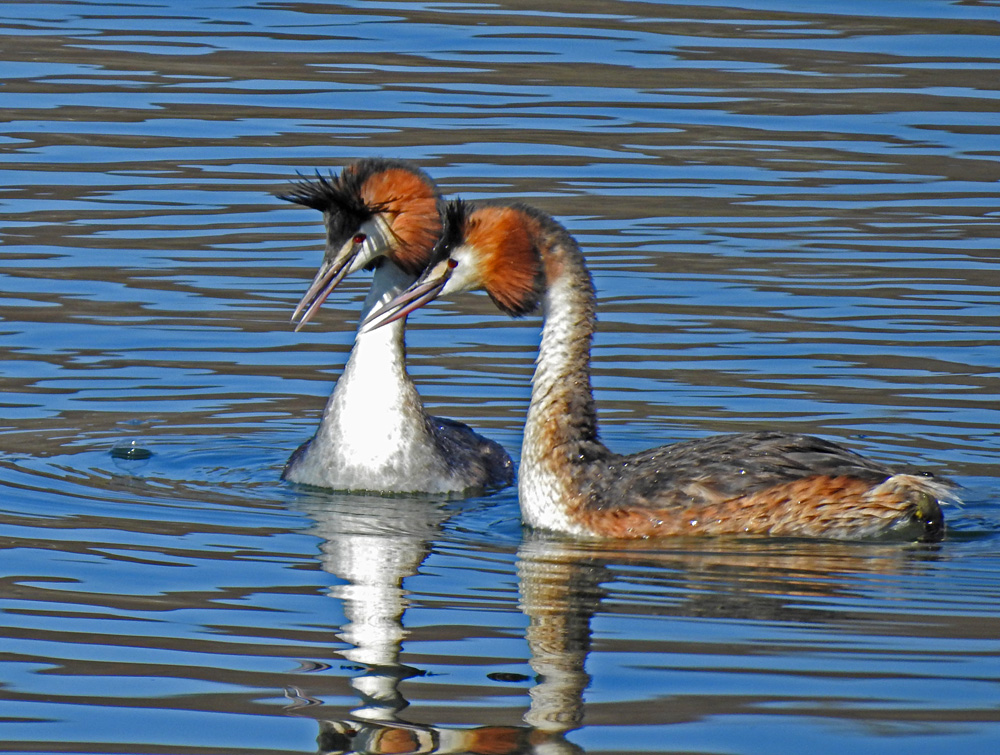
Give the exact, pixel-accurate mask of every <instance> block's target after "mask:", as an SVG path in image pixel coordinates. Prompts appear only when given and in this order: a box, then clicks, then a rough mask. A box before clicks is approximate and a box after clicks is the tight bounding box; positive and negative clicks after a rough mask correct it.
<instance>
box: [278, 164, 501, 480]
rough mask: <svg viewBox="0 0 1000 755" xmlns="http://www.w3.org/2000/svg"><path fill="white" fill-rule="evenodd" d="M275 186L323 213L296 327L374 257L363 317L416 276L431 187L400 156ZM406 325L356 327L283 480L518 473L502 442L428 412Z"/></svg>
mask: <svg viewBox="0 0 1000 755" xmlns="http://www.w3.org/2000/svg"><path fill="white" fill-rule="evenodd" d="M279 196H280V197H281V198H282V199H285V200H288V201H290V202H294V203H296V204H301V205H305V206H306V207H311V208H313V209H316V210H319V211H321V212H322V213H323V217H324V221H325V224H326V251H325V253H324V256H323V262H322V264H321V265H320V268H319V271H318V272H317V273H316V277H315V278H314V279H313V282H312V284H311V285H310V286H309V289H308V290H307V291H306V293H305V295H304V296H303V297H302V300H301V301H300V302H299V304H298V307H296V309H295V313H294V314H293V315H292V320H293V321H295V320H296V319H298V325H297V326H296V330H298V329H299V328H301V327H302V326H303V325H305V324H306V323H307V322H309V320H311V319H312V317H313V316H314V315H315V314H316V312H317V311H318V309H319V307H320V305H321V304H322V303H323V301H324V300H325V299H326V298H327V296H329V295H330V292H331V291H333V289H334V288H335V287H336V286H337V285H338V284H339V283H340V281H341V280H342V279H343V278H344V276H345V275H347V274H348V273H350V272H352V271H355V270H358V269H359V268H362V267H366V266H374V267H375V274H374V279H373V281H372V287H371V290H370V291H369V292H368V296H367V298H366V299H365V303H364V307H363V310H362V317H363V316H364V314H366V313H368V312H370V311H371V310H372V308H373V307H376V306H378V305H379V304H382V303H385V302H387V301H389V300H390V299H391V298H392V297H393V296H395V295H396V294H398V293H399V292H401V291H402V290H404V289H405V288H406V287H407V286H408V285H410V284H411V283H412V282H413V281H414V280H415V278H416V276H417V273H419V271H420V270H422V269H423V267H424V266H425V265H426V263H427V261H428V260H429V259H430V253H431V250H432V249H433V248H434V244H435V242H436V241H437V240H438V238H439V236H440V232H441V209H442V206H443V205H442V202H441V199H440V197H439V195H438V191H437V188H436V187H435V185H434V183H433V182H432V181H431V179H430V178H429V177H428V176H427V175H426V174H425V173H423V171H420V170H418V169H417V168H415V167H413V166H411V165H409V164H408V163H405V162H400V161H395V160H380V159H368V160H361V161H359V162H356V163H354V164H352V165H349V166H347V167H346V168H344V170H343V171H342V172H341V173H340V175H339V176H331V177H330V178H324V177H322V176H319V175H317V178H316V179H315V180H304V181H300V182H299V183H296V184H295V185H294V186H293V187H292V189H291V191H289V192H287V193H285V194H282V195H279ZM404 329H405V322H404V320H402V319H401V320H399V321H398V322H397V324H395V325H394V326H393V327H391V328H388V329H386V330H385V331H384V332H362V331H360V330H359V332H358V333H357V335H356V337H355V341H354V348H353V349H352V350H351V355H350V358H349V359H348V361H347V365H346V366H345V367H344V372H343V374H341V376H340V379H339V380H338V381H337V384H336V386H335V387H334V390H333V393H332V395H331V396H330V399H329V401H328V402H327V405H326V409H324V411H323V419H322V421H321V422H320V426H319V429H318V430H317V431H316V435H315V436H313V438H312V439H311V440H309V441H307V442H306V443H304V444H303V445H302V446H300V447H299V448H298V450H296V451H295V453H293V454H292V456H291V458H290V459H289V460H288V462H287V464H286V465H285V469H284V472H283V473H282V476H283V477H284V478H285V479H286V480H290V481H292V482H297V483H303V484H308V485H316V486H319V487H324V488H334V489H337V490H355V491H371V492H380V493H459V492H463V491H468V492H472V491H477V490H481V489H484V488H494V487H501V486H506V485H509V484H511V483H512V482H513V481H514V464H513V462H512V461H511V459H510V456H509V455H508V454H507V452H506V451H504V450H503V448H502V447H501V446H500V445H499V444H498V443H495V442H494V441H491V440H488V439H487V438H483V437H482V436H480V435H478V434H476V433H475V432H473V431H472V430H471V429H470V428H469V427H467V426H466V425H463V424H462V423H460V422H454V421H452V420H447V419H441V418H438V417H431V416H430V415H428V414H427V412H426V411H425V410H424V406H423V404H422V403H421V401H420V396H419V394H418V393H417V389H416V386H415V385H414V384H413V381H412V380H411V379H410V376H409V375H408V374H407V372H406V347H405V345H404V343H403V335H404Z"/></svg>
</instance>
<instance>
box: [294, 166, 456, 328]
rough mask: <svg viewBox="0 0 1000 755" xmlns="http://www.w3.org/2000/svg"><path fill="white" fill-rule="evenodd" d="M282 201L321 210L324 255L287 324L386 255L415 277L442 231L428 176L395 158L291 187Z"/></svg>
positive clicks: (307, 315) (304, 318)
mask: <svg viewBox="0 0 1000 755" xmlns="http://www.w3.org/2000/svg"><path fill="white" fill-rule="evenodd" d="M278 196H279V198H281V199H284V200H286V201H289V202H294V203H295V204H300V205H304V206H305V207H311V208H313V209H314V210H319V211H320V212H322V213H323V218H324V221H325V224H326V250H325V252H324V254H323V262H322V264H321V265H320V268H319V270H318V271H317V273H316V277H315V278H313V281H312V283H311V284H310V286H309V289H308V290H307V291H306V293H305V295H303V297H302V299H301V301H299V303H298V306H297V307H296V308H295V312H294V313H293V314H292V322H295V321H296V320H298V324H297V325H296V326H295V329H296V330H298V329H299V328H301V327H302V326H303V325H305V324H306V323H307V322H309V320H311V319H312V318H313V316H314V315H315V314H316V312H317V311H318V310H319V308H320V306H321V305H322V304H323V302H324V301H325V300H326V298H327V297H328V296H329V295H330V293H331V292H332V291H333V290H334V289H335V288H336V287H337V286H338V285H339V284H340V282H341V281H342V280H343V279H344V276H346V275H347V274H348V273H351V272H353V271H355V270H358V269H360V268H363V267H367V266H369V265H373V264H378V261H379V258H381V257H386V258H388V259H390V260H391V261H392V262H393V263H395V264H396V265H397V266H398V267H399V268H400V269H402V270H405V271H406V272H409V273H412V274H413V275H416V274H417V273H419V272H420V271H421V270H423V269H424V267H425V266H426V265H427V263H428V261H429V260H430V258H431V252H432V250H433V249H434V244H435V242H436V241H437V240H438V238H439V236H440V234H441V199H440V194H439V193H438V190H437V187H436V186H435V185H434V182H433V181H431V179H430V177H428V176H427V174H426V173H424V172H423V171H422V170H420V169H419V168H416V167H415V166H413V165H410V164H409V163H406V162H403V161H400V160H382V159H366V160H359V161H358V162H356V163H353V164H351V165H348V166H347V167H346V168H344V169H343V171H341V173H340V175H339V176H338V175H333V174H331V175H330V176H329V177H326V176H322V175H320V174H319V173H318V172H317V174H316V178H315V179H313V180H302V181H299V182H297V183H295V184H294V185H293V186H292V189H291V190H290V191H288V192H286V193H284V194H279V195H278Z"/></svg>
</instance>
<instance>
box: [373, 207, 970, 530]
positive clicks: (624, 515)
mask: <svg viewBox="0 0 1000 755" xmlns="http://www.w3.org/2000/svg"><path fill="white" fill-rule="evenodd" d="M474 289H484V290H485V291H486V292H487V293H488V294H489V295H490V297H491V298H492V299H493V301H494V303H496V305H497V306H498V307H499V308H500V309H501V310H503V311H504V312H507V313H508V314H511V315H514V316H518V315H523V314H526V313H528V312H531V311H534V310H535V309H536V308H537V307H538V305H539V304H541V305H542V306H543V312H544V318H545V322H544V326H543V329H542V341H541V346H540V348H539V353H538V360H537V366H536V368H535V374H534V377H533V378H532V391H531V402H530V406H529V408H528V417H527V420H526V424H525V430H524V442H523V445H522V448H521V464H520V471H519V475H518V476H519V483H518V489H519V494H520V503H521V512H522V514H523V517H524V521H525V523H526V524H529V525H532V526H535V527H542V528H547V529H550V530H556V531H559V532H564V533H567V534H571V535H575V536H598V537H617V538H640V537H656V536H667V535H686V534H705V535H716V534H736V533H756V534H771V535H788V536H808V537H828V538H843V539H849V538H866V537H873V536H879V535H885V534H890V533H891V534H893V535H894V536H899V537H911V536H912V537H916V538H920V539H925V540H935V539H939V538H940V537H941V536H942V534H943V532H944V519H943V516H942V513H941V506H940V500H939V499H942V498H949V497H952V496H951V495H950V490H951V485H950V484H949V483H947V482H945V481H942V480H938V479H934V478H933V477H931V476H924V475H922V474H898V473H896V472H894V471H893V470H891V469H889V468H888V467H886V466H885V465H883V464H880V463H878V462H875V461H871V460H869V459H866V458H864V457H862V456H860V455H858V454H856V453H855V452H853V451H850V450H848V449H846V448H844V447H842V446H839V445H837V444H835V443H831V442H829V441H826V440H822V439H820V438H815V437H810V436H806V435H797V434H788V433H781V432H770V431H765V432H754V433H742V434H733V435H721V436H714V437H708V438H704V439H701V440H693V441H686V442H682V443H676V444H673V445H667V446H662V447H660V448H655V449H651V450H649V451H644V452H642V453H638V454H633V455H631V456H622V455H620V454H616V453H613V452H611V451H610V450H608V449H607V448H606V447H605V446H604V445H603V444H602V443H601V442H600V440H599V439H598V430H597V414H596V410H595V406H594V398H593V392H592V389H591V382H590V346H591V339H592V337H593V333H594V325H595V307H596V297H595V293H594V287H593V283H592V282H591V278H590V273H589V272H588V270H587V267H586V265H585V264H584V260H583V255H582V253H581V252H580V249H579V247H578V246H577V243H576V241H575V240H574V239H573V237H572V236H571V235H570V234H569V233H568V232H567V231H566V229H565V228H563V227H562V226H561V225H560V224H559V223H557V222H556V221H555V220H553V219H552V218H551V217H549V216H548V215H546V214H544V213H542V212H540V211H538V210H536V209H534V208H531V207H528V206H527V205H520V204H517V205H512V206H493V205H479V206H477V205H472V204H467V203H463V202H461V201H456V202H452V203H451V204H450V205H449V206H448V209H447V213H446V227H445V230H444V232H443V235H442V239H441V241H440V242H439V244H438V247H437V249H436V250H435V254H434V259H433V260H432V261H431V264H430V265H429V266H428V268H427V270H426V271H425V272H424V274H423V275H422V276H421V277H420V279H419V280H418V281H417V282H416V283H414V284H413V285H412V286H411V287H410V288H409V289H408V290H407V291H406V292H404V293H402V294H400V295H399V296H397V297H396V298H395V299H394V300H393V301H392V302H390V303H389V304H388V305H386V306H385V307H383V308H381V309H380V310H378V311H376V312H374V313H373V314H372V315H370V316H369V317H368V319H367V320H366V322H365V323H364V324H363V325H362V330H365V331H367V330H371V329H377V328H379V327H381V325H382V324H384V323H386V322H388V321H391V320H392V319H393V318H395V317H402V316H405V315H406V314H408V313H409V312H411V311H413V310H414V309H416V308H417V307H419V306H421V305H423V304H425V303H427V302H428V301H430V300H432V299H434V298H436V297H437V296H439V295H441V294H452V293H457V292H460V291H469V290H474Z"/></svg>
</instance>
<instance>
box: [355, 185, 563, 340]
mask: <svg viewBox="0 0 1000 755" xmlns="http://www.w3.org/2000/svg"><path fill="white" fill-rule="evenodd" d="M540 217H541V215H540V213H539V212H538V211H537V210H534V209H532V208H530V207H528V206H527V205H520V204H515V205H509V206H500V205H475V204H472V203H469V202H463V201H462V200H460V199H457V200H454V201H452V202H449V203H448V206H447V208H446V209H445V223H444V231H443V232H442V234H441V240H440V241H439V242H438V244H437V246H436V247H435V248H434V252H433V254H432V257H431V261H430V264H429V265H428V266H427V269H426V270H424V272H423V274H422V275H421V276H420V278H418V279H417V280H416V281H415V282H414V283H413V285H411V286H410V287H409V288H408V289H406V290H405V291H403V292H402V293H400V294H399V295H398V296H397V297H396V298H394V299H393V300H392V301H390V302H389V303H387V304H386V305H385V306H383V307H381V308H380V309H378V310H376V311H374V312H372V313H371V314H370V315H369V316H368V317H367V318H366V320H365V322H364V324H363V326H362V327H363V329H364V330H374V329H375V328H379V327H381V326H383V325H386V324H388V323H390V322H393V321H395V320H398V319H400V318H401V317H405V316H406V315H408V314H409V313H410V312H412V311H413V310H415V309H417V308H418V307H422V306H423V305H424V304H427V303H428V302H430V301H433V300H434V299H436V298H437V297H439V296H450V295H452V294H457V293H461V292H463V291H476V290H483V291H486V293H487V294H489V297H490V298H491V299H492V300H493V303H494V304H496V305H497V307H498V308H499V309H500V310H501V311H502V312H504V313H506V314H508V315H511V316H512V317H520V316H522V315H526V314H529V313H531V312H534V311H535V310H536V309H538V305H539V303H540V301H541V296H542V291H543V290H544V287H545V276H544V272H543V267H542V257H541V251H540V247H539V245H540V244H541V243H542V240H543V239H542V224H541V222H540Z"/></svg>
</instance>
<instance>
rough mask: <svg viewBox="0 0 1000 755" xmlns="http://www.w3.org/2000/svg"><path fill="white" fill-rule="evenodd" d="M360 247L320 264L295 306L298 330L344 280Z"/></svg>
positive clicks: (293, 318) (293, 319)
mask: <svg viewBox="0 0 1000 755" xmlns="http://www.w3.org/2000/svg"><path fill="white" fill-rule="evenodd" d="M358 248H359V247H356V248H355V249H354V251H353V252H351V253H350V254H348V255H346V256H344V257H341V259H339V260H333V261H324V262H323V264H322V265H320V268H319V270H318V271H317V272H316V277H315V278H313V281H312V283H311V284H310V285H309V288H308V289H307V290H306V292H305V294H304V295H303V296H302V299H301V300H300V301H299V303H298V306H297V307H295V311H294V312H292V322H295V321H296V320H298V324H297V325H296V326H295V331H296V332H298V331H299V330H300V329H301V328H302V326H303V325H305V324H306V323H307V322H309V321H310V320H311V319H313V317H314V316H315V315H316V313H317V312H318V311H319V308H320V307H321V306H322V304H323V302H325V301H326V297H328V296H329V295H330V294H331V293H332V292H333V289H335V288H336V287H337V286H338V285H339V284H340V282H341V281H342V280H344V276H345V275H347V271H348V270H350V269H351V262H352V261H353V260H354V258H355V257H356V256H357V254H358Z"/></svg>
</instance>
